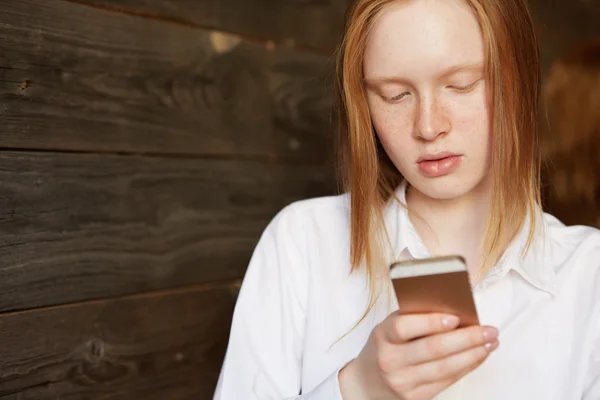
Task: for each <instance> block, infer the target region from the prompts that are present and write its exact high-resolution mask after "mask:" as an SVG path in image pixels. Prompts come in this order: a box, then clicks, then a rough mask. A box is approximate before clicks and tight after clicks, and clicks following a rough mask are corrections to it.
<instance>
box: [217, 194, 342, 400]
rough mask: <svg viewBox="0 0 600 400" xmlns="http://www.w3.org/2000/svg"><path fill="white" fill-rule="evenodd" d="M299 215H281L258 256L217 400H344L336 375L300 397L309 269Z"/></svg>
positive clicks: (241, 299) (290, 209)
mask: <svg viewBox="0 0 600 400" xmlns="http://www.w3.org/2000/svg"><path fill="white" fill-rule="evenodd" d="M296 213H297V211H295V210H294V206H293V205H292V206H288V207H286V208H285V209H284V210H282V211H281V212H280V213H279V214H278V215H277V216H276V217H275V218H274V219H273V221H271V223H270V224H269V226H268V227H267V228H266V230H265V231H264V232H263V234H262V236H261V238H260V240H259V243H258V245H257V246H256V249H255V250H254V254H253V255H252V258H251V261H250V264H249V266H248V269H247V271H246V275H245V276H244V281H243V283H242V287H241V289H240V293H239V297H238V300H237V302H236V306H235V310H234V314H233V320H232V326H231V333H230V337H229V344H228V347H227V352H226V355H225V360H224V362H223V366H222V368H221V373H220V375H219V380H218V383H217V388H216V391H215V394H214V398H213V399H214V400H239V399H248V400H284V399H301V400H337V399H339V400H342V397H341V395H340V394H339V392H340V390H339V384H338V380H337V371H336V372H335V373H334V374H332V375H331V376H330V377H329V378H327V379H326V380H325V381H324V382H323V383H322V384H320V385H319V386H317V387H316V388H315V389H314V390H312V391H311V392H309V393H303V394H300V393H301V391H302V387H301V385H302V383H301V382H302V354H303V341H304V329H305V318H306V304H307V299H306V297H307V293H308V289H307V283H308V276H307V275H308V268H307V266H306V256H305V251H306V249H305V248H304V243H305V240H304V237H305V235H306V234H307V232H305V231H304V230H303V225H302V220H301V219H300V218H299V215H296Z"/></svg>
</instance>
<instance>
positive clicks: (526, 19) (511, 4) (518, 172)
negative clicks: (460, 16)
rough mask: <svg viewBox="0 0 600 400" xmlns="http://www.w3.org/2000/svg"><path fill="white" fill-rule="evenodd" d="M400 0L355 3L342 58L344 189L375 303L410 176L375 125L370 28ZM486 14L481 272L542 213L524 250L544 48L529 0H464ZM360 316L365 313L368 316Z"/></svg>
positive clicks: (354, 242)
mask: <svg viewBox="0 0 600 400" xmlns="http://www.w3.org/2000/svg"><path fill="white" fill-rule="evenodd" d="M398 1H413V0H356V1H355V3H354V4H353V6H352V8H351V9H350V10H349V14H348V17H347V22H346V28H345V33H344V36H343V41H342V44H341V47H340V49H339V54H338V63H337V82H336V83H337V85H336V89H337V93H336V94H337V99H336V100H337V106H338V107H337V116H338V129H337V156H338V162H339V164H338V165H339V170H338V173H339V177H340V182H341V186H342V189H343V190H344V191H347V192H350V197H351V217H350V218H351V224H350V228H351V237H350V240H351V247H350V260H351V264H352V271H355V270H357V269H360V268H365V269H366V273H367V276H368V278H369V293H370V296H369V305H368V309H367V311H366V313H365V314H364V315H363V318H361V321H362V320H363V319H364V318H365V317H366V315H367V314H368V313H369V312H370V310H371V309H372V308H373V306H374V304H375V302H376V301H377V299H378V298H379V295H380V294H381V289H380V287H379V286H378V281H379V279H378V277H382V276H386V274H387V268H388V264H387V262H389V261H390V260H388V259H387V257H388V255H386V254H389V253H387V252H388V251H389V249H390V246H391V244H390V243H389V240H387V241H386V239H387V232H386V231H385V225H384V221H383V210H384V208H385V206H386V204H387V203H388V202H389V201H391V200H392V198H395V190H396V188H397V186H398V185H399V184H400V183H401V182H402V180H403V177H402V175H401V174H400V172H399V171H398V170H397V168H396V167H395V166H394V164H393V163H392V162H391V160H390V158H389V157H388V155H387V154H386V152H385V151H384V149H383V148H382V146H381V144H380V143H379V141H378V139H377V136H376V134H375V131H374V128H373V124H372V121H371V117H370V114H369V108H368V106H367V100H366V94H365V89H364V85H363V78H364V75H363V59H364V53H365V47H366V42H367V38H368V35H369V32H370V30H371V28H372V27H373V25H374V23H375V21H376V19H377V17H378V16H379V15H380V14H381V13H382V12H385V9H386V8H387V7H388V6H390V5H391V4H394V3H396V2H398ZM464 1H465V2H466V3H467V4H468V5H469V6H470V7H471V9H472V10H473V13H474V15H475V16H476V18H477V19H478V21H479V25H480V27H481V31H482V34H483V40H484V45H485V68H486V69H485V71H486V83H487V88H486V92H487V95H488V97H489V101H490V104H491V105H492V107H491V113H492V122H491V130H492V140H491V141H492V156H491V168H490V173H491V178H492V179H491V180H492V185H491V186H492V197H491V204H490V207H491V212H490V215H489V218H488V220H487V228H486V233H485V237H484V238H483V240H482V242H481V244H480V245H481V246H482V250H483V254H484V255H485V256H484V262H483V265H482V266H481V270H480V271H479V272H480V274H484V273H485V272H487V271H488V270H489V269H490V268H491V267H492V266H493V265H494V264H495V263H496V262H497V260H498V259H499V258H500V256H501V255H502V252H503V251H504V250H505V249H506V248H507V247H508V245H509V244H510V242H511V241H512V239H513V238H514V237H515V236H516V235H517V233H518V232H519V231H520V230H521V229H522V228H523V226H524V223H525V220H526V218H527V216H528V215H531V216H532V221H531V225H530V230H529V238H528V242H527V246H526V248H525V250H524V253H525V252H526V251H527V250H528V248H529V246H530V245H531V242H532V240H533V235H534V231H535V218H534V216H535V210H536V207H537V205H538V204H540V189H539V170H540V168H539V165H540V156H539V150H538V144H537V134H538V132H537V130H538V127H537V110H538V96H539V91H540V72H539V53H538V46H537V41H536V37H535V33H534V28H533V23H532V19H531V16H530V14H529V10H528V9H527V6H526V4H525V0H464ZM361 321H359V322H358V323H360V322H361Z"/></svg>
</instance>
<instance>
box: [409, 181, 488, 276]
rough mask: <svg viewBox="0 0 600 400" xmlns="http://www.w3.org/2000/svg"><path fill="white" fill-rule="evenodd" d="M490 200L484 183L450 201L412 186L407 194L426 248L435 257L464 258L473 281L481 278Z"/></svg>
mask: <svg viewBox="0 0 600 400" xmlns="http://www.w3.org/2000/svg"><path fill="white" fill-rule="evenodd" d="M490 197H491V189H490V188H489V185H484V184H481V185H480V186H478V187H477V188H475V189H474V190H473V191H472V192H470V193H468V194H467V195H465V196H462V197H460V198H454V199H449V200H445V199H444V200H440V199H433V198H431V197H428V196H426V195H424V194H423V193H421V192H419V191H418V190H416V189H415V188H412V187H410V188H409V190H408V192H407V197H406V201H407V205H408V209H409V216H410V219H411V222H412V223H413V225H414V226H415V229H416V230H417V232H418V233H419V235H420V236H421V239H422V240H423V242H424V244H425V246H427V248H428V249H429V251H430V252H431V253H432V254H433V255H435V256H443V255H460V256H462V257H464V258H465V260H466V261H467V267H468V269H469V272H470V275H471V278H472V279H473V281H477V280H478V279H479V277H478V273H477V272H478V271H479V270H480V266H481V264H482V261H483V257H482V256H483V254H482V245H483V238H484V237H485V230H486V224H487V219H488V215H489V213H490Z"/></svg>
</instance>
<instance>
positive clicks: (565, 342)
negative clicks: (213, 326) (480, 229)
mask: <svg viewBox="0 0 600 400" xmlns="http://www.w3.org/2000/svg"><path fill="white" fill-rule="evenodd" d="M397 195H398V196H399V198H400V199H401V200H402V201H403V202H404V187H403V186H401V187H400V188H399V190H398V193H397ZM349 213H350V209H349V196H348V195H340V196H335V197H324V198H317V199H311V200H305V201H300V202H297V203H294V204H292V205H290V206H288V207H286V208H285V209H283V210H282V211H281V212H280V213H279V214H278V215H277V216H276V217H275V218H274V219H273V220H272V221H271V223H270V224H269V226H268V227H267V228H266V230H265V232H264V233H263V235H262V237H261V239H260V241H259V243H258V246H257V247H256V250H255V252H254V254H253V256H252V259H251V262H250V265H249V267H248V270H247V272H246V275H245V278H244V281H243V284H242V288H241V291H240V294H239V298H238V301H237V304H236V308H235V312H234V316H233V323H232V328H231V336H230V342H229V346H228V349H227V354H226V356H225V361H224V363H223V367H222V370H221V374H220V377H219V382H218V385H217V389H216V392H215V395H214V400H241V399H244V400H254V399H257V400H283V399H303V400H341V399H342V397H341V394H340V389H339V383H338V379H337V375H338V371H339V370H340V369H341V368H342V367H343V366H344V365H345V364H346V363H347V362H349V361H350V360H352V359H354V358H355V357H356V356H357V355H358V354H359V352H360V351H361V350H362V348H363V346H364V345H365V343H366V341H367V339H368V337H369V334H370V332H371V330H372V329H373V328H374V327H375V325H377V324H378V323H379V322H381V321H383V319H385V318H386V317H387V315H389V312H391V311H394V309H393V308H392V309H391V310H390V309H389V308H388V307H387V306H380V305H381V304H383V303H385V304H388V300H385V299H381V300H380V303H381V304H378V307H376V309H375V310H373V311H372V312H371V313H370V314H369V316H368V317H367V318H366V319H365V320H364V321H363V322H362V323H361V324H360V325H358V327H357V328H356V329H354V330H352V331H351V332H350V333H349V334H348V335H347V336H345V337H344V338H343V339H341V340H340V341H338V342H337V343H336V341H337V340H338V339H339V338H340V337H342V336H343V335H344V334H345V333H347V332H348V331H350V329H351V328H352V327H353V326H354V325H355V323H356V322H357V321H358V320H359V318H360V317H361V316H362V315H363V313H364V312H365V310H366V307H367V304H368V285H367V278H366V275H365V273H364V272H362V271H361V272H358V273H352V274H350V259H349V248H350V247H349V246H350V241H349V227H350V219H349ZM540 219H541V224H538V225H540V229H538V230H537V232H536V235H535V240H534V246H533V247H532V249H531V250H530V251H529V252H528V253H527V256H526V257H525V258H524V259H523V258H521V257H520V256H519V254H520V251H521V249H523V246H524V245H525V243H526V239H527V233H528V227H525V228H524V229H523V231H522V232H521V234H520V235H519V236H518V237H517V238H516V239H515V240H514V241H513V244H512V245H511V246H510V247H509V249H508V250H507V251H506V253H505V254H504V256H503V257H502V258H501V260H500V262H499V263H498V264H497V265H496V266H495V267H494V268H493V269H492V270H491V271H490V273H489V274H488V276H487V277H486V278H485V279H484V280H483V281H482V282H480V283H479V284H478V285H477V286H476V287H475V288H474V296H475V302H476V305H477V310H478V314H479V318H480V322H481V324H482V325H491V326H495V327H497V328H498V329H499V331H500V336H499V341H500V347H499V348H498V349H497V350H496V351H495V352H493V353H492V354H491V355H490V356H489V358H488V359H487V360H486V361H485V362H484V364H483V365H481V366H480V367H479V368H477V369H476V370H475V371H473V372H472V373H470V374H469V375H467V376H465V377H464V378H463V379H462V380H461V381H459V382H458V383H457V384H455V385H453V386H452V387H450V388H449V389H448V390H447V391H445V392H443V393H441V394H440V395H439V396H438V397H437V399H440V400H455V399H465V400H468V399H473V400H475V399H477V400H481V399H486V400H509V399H510V400H534V399H540V400H542V399H543V400H571V399H585V400H597V399H600V309H599V307H600V269H599V266H600V231H598V230H596V229H594V228H588V227H582V226H577V227H566V226H564V225H563V224H562V223H560V222H559V221H558V220H557V219H556V218H554V217H552V216H550V215H548V214H542V213H541V212H540ZM385 221H386V226H387V227H388V231H389V235H390V237H391V240H392V243H393V245H394V247H395V248H394V250H395V252H396V254H398V255H400V254H405V255H406V254H408V255H409V256H410V257H414V258H425V257H428V256H430V253H429V251H428V250H427V248H426V247H425V245H424V244H423V242H422V241H421V239H420V238H419V235H418V234H417V232H416V231H415V229H414V227H413V225H412V223H411V222H410V219H409V217H408V214H407V213H406V210H405V209H404V208H403V207H401V206H400V205H399V204H397V203H396V202H392V203H391V204H390V205H389V206H388V207H387V209H386V212H385ZM394 304H396V303H394ZM396 307H397V305H396Z"/></svg>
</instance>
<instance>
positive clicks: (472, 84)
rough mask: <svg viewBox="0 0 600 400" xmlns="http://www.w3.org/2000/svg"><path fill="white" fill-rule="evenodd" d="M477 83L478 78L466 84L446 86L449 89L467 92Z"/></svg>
mask: <svg viewBox="0 0 600 400" xmlns="http://www.w3.org/2000/svg"><path fill="white" fill-rule="evenodd" d="M478 83H479V79H478V80H476V81H475V82H473V83H471V84H470V85H467V86H448V87H449V88H451V89H455V90H457V91H459V92H461V93H467V92H470V91H471V90H472V89H474V88H475V86H476V85H477V84H478Z"/></svg>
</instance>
